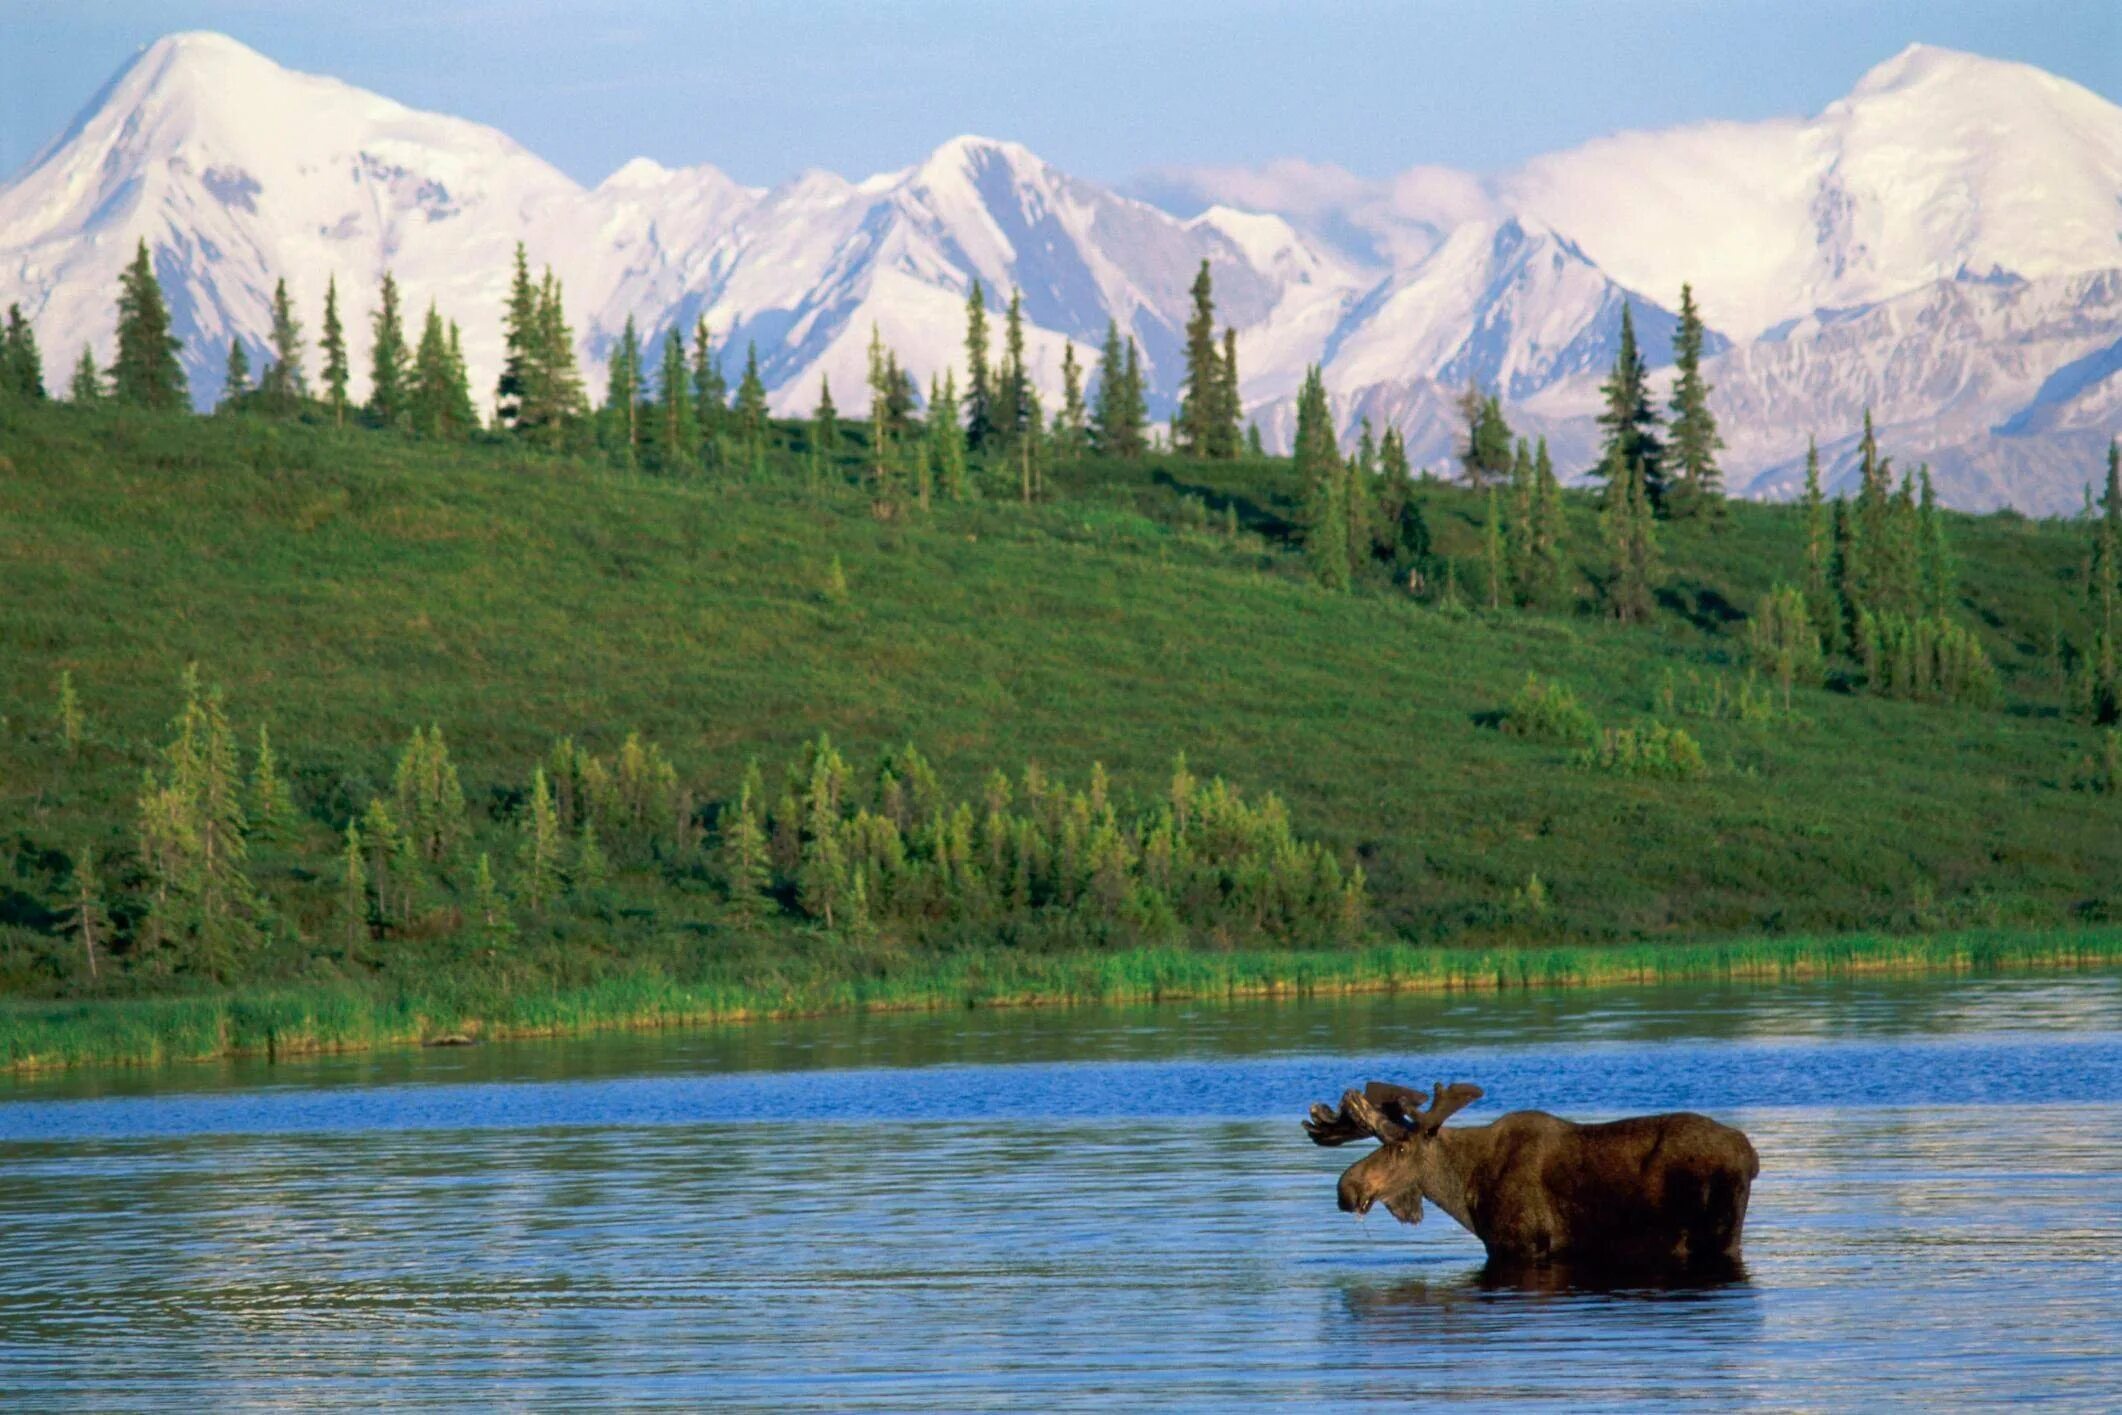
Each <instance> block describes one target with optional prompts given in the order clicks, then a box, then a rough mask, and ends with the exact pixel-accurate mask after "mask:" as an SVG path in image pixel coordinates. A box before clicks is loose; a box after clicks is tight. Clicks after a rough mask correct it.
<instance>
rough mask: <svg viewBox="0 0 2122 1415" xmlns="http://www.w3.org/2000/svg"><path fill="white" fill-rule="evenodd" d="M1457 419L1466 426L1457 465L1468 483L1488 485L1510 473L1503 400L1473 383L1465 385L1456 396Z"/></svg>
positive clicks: (1506, 423)
mask: <svg viewBox="0 0 2122 1415" xmlns="http://www.w3.org/2000/svg"><path fill="white" fill-rule="evenodd" d="M1459 418H1460V421H1461V422H1462V423H1463V424H1464V425H1465V428H1466V444H1465V446H1463V447H1462V448H1461V449H1460V451H1459V465H1460V467H1461V468H1462V469H1463V470H1464V471H1465V474H1466V482H1467V485H1469V486H1475V487H1481V486H1489V485H1492V484H1494V483H1496V482H1499V481H1502V480H1503V479H1504V478H1506V477H1508V476H1509V475H1510V468H1511V431H1510V424H1509V423H1508V422H1507V421H1505V419H1504V417H1503V400H1502V398H1501V397H1499V396H1497V395H1495V394H1485V393H1483V392H1482V391H1481V389H1480V386H1479V385H1477V384H1468V385H1467V387H1466V391H1465V392H1464V393H1462V394H1460V395H1459Z"/></svg>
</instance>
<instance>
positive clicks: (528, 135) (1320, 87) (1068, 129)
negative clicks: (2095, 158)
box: [0, 0, 2122, 185]
mask: <svg viewBox="0 0 2122 1415" xmlns="http://www.w3.org/2000/svg"><path fill="white" fill-rule="evenodd" d="M357 12H359V13H357ZM186 29H212V30H219V31H221V32H223V33H225V34H229V35H232V36H234V37H235V38H237V39H239V40H242V41H243V42H244V43H246V44H249V45H250V46H251V47H253V48H255V49H257V50H259V51H261V52H262V53H264V54H266V55H267V56H268V57H270V58H272V59H274V60H276V61H278V62H279V63H281V64H283V65H286V66H287V67H289V68H294V69H300V70H305V71H309V72H314V73H327V74H331V75H334V76H336V77H338V78H342V79H345V80H347V81H348V82H350V83H354V84H357V85H359V86H361V87H363V88H367V89H371V90H374V91H376V92H378V93H382V94H385V95H387V96H389V97H391V98H395V99H398V100H400V101H401V102H405V103H408V104H411V105H413V106H414V107H418V108H427V109H434V110H438V111H441V112H447V113H451V114H455V115H458V116H461V117H466V118H471V119H474V120H477V121H479V122H483V123H488V124H491V125H492V126H494V127H497V128H499V129H501V130H502V131H504V132H506V133H508V134H509V135H510V136H512V137H514V138H515V139H516V140H517V141H519V142H521V143H522V144H524V145H525V146H526V147H528V148H530V149H531V150H532V151H533V152H536V153H538V154H539V155H540V156H542V157H544V158H546V159H547V160H548V161H551V162H553V163H554V164H555V165H557V166H558V167H560V168H561V169H562V170H563V171H566V172H567V173H569V174H570V175H571V176H573V177H575V178H576V179H577V180H579V181H581V182H583V183H584V184H586V185H587V184H594V183H596V182H598V181H600V180H602V179H603V178H604V177H605V176H606V175H608V174H609V173H610V172H612V171H613V170H614V169H616V168H617V167H618V166H619V165H620V164H621V163H623V162H625V161H626V160H627V159H628V158H630V157H635V156H647V157H651V158H654V159H655V160H657V161H659V162H662V163H664V164H666V165H668V166H673V167H677V166H685V165H690V164H693V163H700V162H708V163H712V164H714V165H715V166H717V167H720V168H721V169H722V170H723V171H725V172H727V173H729V174H730V175H731V176H733V177H735V178H737V179H738V180H740V181H744V182H750V183H758V184H771V183H775V182H779V181H783V180H785V179H787V178H789V177H792V176H795V175H796V174H798V173H799V172H801V171H803V170H805V169H808V168H814V167H822V168H826V169H828V170H831V171H836V172H840V173H842V174H844V175H847V176H851V177H861V176H865V175H868V174H869V173H872V172H879V171H887V170H891V169H894V168H899V167H904V166H906V165H908V164H910V163H912V162H914V161H917V160H918V159H919V158H920V157H921V156H922V155H923V154H925V153H927V152H928V151H929V150H930V149H932V148H934V147H935V146H936V145H937V144H938V143H940V142H942V141H943V140H944V139H946V138H949V137H951V136H953V135H955V134H958V133H964V132H976V133H981V134H984V135H986V136H990V137H999V138H1010V139H1015V140H1017V141H1019V142H1022V143H1024V144H1025V145H1027V146H1028V147H1030V148H1031V149H1032V150H1033V151H1035V152H1037V153H1039V154H1040V155H1041V156H1043V157H1045V158H1047V159H1048V160H1050V161H1052V162H1055V163H1057V164H1059V165H1060V166H1061V167H1063V168H1064V169H1066V170H1068V171H1071V172H1074V173H1076V174H1078V175H1080V176H1084V177H1088V178H1091V179H1093V180H1098V181H1104V182H1109V183H1117V182H1123V181H1126V180H1128V179H1129V178H1131V177H1134V176H1136V175H1138V174H1141V173H1144V172H1148V171H1154V170H1158V169H1171V168H1186V167H1193V166H1256V165H1259V164H1262V163H1265V162H1268V161H1271V160H1273V159H1276V158H1285V157H1296V158H1302V159H1305V160H1307V161H1310V162H1317V163H1333V164H1338V165H1339V166H1341V167H1344V168H1346V169H1348V170H1350V171H1352V172H1354V173H1356V174H1358V175H1360V176H1365V177H1383V176H1387V175H1389V174H1391V173H1393V172H1397V171H1401V170H1403V169H1405V168H1407V167H1410V166H1413V165H1416V164H1418V163H1434V164H1440V165H1445V166H1451V167H1460V168H1466V169H1470V170H1473V171H1477V172H1490V171H1498V170H1502V169H1506V168H1509V167H1511V166H1514V165H1516V164H1517V163H1518V162H1521V161H1523V160H1524V159H1526V158H1528V157H1531V156H1533V155H1535V154H1537V153H1541V152H1547V151H1552V150H1555V149H1557V148H1562V147H1567V146H1570V145H1572V144H1575V143H1578V142H1581V141H1584V140H1586V139H1588V138H1592V137H1596V136H1598V135H1600V134H1603V133H1608V132H1613V131H1616V130H1620V129H1625V128H1655V127H1664V126H1668V125H1671V124H1675V123H1681V122H1687V121H1691V120H1695V119H1701V118H1734V119H1754V118H1764V117H1770V116H1775V115H1781V114H1806V113H1812V112H1816V111H1817V110H1818V109H1820V108H1821V107H1822V106H1824V105H1825V104H1826V103H1828V102H1830V101H1832V100H1833V99H1835V98H1837V97H1839V96H1841V95H1842V94H1843V93H1845V92H1847V91H1848V90H1849V88H1850V87H1851V85H1853V84H1854V83H1855V82H1856V80H1857V79H1858V77H1859V76H1860V75H1862V74H1863V73H1864V71H1865V70H1867V69H1869V68H1870V67H1871V66H1872V65H1874V64H1876V63H1878V62H1880V61H1881V60H1884V59H1886V58H1888V57H1890V56H1891V55H1893V54H1894V53H1896V52H1898V51H1899V50H1900V49H1902V48H1903V47H1905V46H1906V45H1907V44H1909V43H1911V42H1913V41H1917V40H1921V41H1923V42H1926V43H1931V44H1939V45H1944V46H1946V47H1949V48H1955V49H1966V50H1971V51H1973V52H1976V53H1980V54H1985V55H1989V56H1991V57H1994V58H2006V59H2018V60H2023V61H2025V62H2028V63H2032V64H2036V65H2039V66H2040V67H2042V68H2045V69H2048V70H2050V71H2052V72H2055V73H2058V74H2062V75H2064V76H2065V77H2067V78H2071V79H2074V80H2076V81H2077V82H2079V83H2081V84H2084V85H2085V86H2086V87H2088V88H2090V89H2093V90H2094V91H2095V92H2098V93H2100V94H2103V95H2104V96H2106V97H2107V98H2109V99H2110V100H2113V101H2116V102H2122V4H2118V3H2116V0H1724V2H1723V3H1715V0H1633V3H1624V2H1623V0H1598V3H1591V0H1481V2H1480V3H1413V0H1410V2H1409V3H1401V4H1377V3H1327V4H1320V3H1316V0H1313V3H1281V4H1268V3H1261V2H1260V0H1133V3H1125V2H1124V0H1119V2H1117V3H1116V0H1015V3H1010V0H997V2H996V3H973V2H972V0H889V2H888V3H887V0H873V3H869V4H855V3H849V2H848V0H802V3H796V2H795V0H781V3H767V0H748V2H747V3H725V4H713V3H701V0H692V2H691V3H688V0H641V2H640V3H631V4H628V3H614V0H605V3H592V0H419V3H416V4H402V3H392V0H369V3H367V4H365V5H363V4H347V3H344V0H334V3H328V4H326V3H307V2H306V0H305V2H304V3H297V2H296V0H196V3H194V2H193V0H65V2H64V3H55V0H0V173H6V174H12V173H13V172H14V171H15V170H16V169H17V168H18V167H19V166H20V165H21V164H22V163H24V162H26V161H27V160H28V159H29V158H30V157H31V156H33V155H34V154H35V153H36V152H37V150H38V149H39V148H40V147H42V146H43V145H44V143H45V142H46V141H47V140H48V139H49V138H50V137H52V136H53V135H54V134H56V133H57V132H59V131H60V130H61V129H62V128H64V127H65V125H66V124H67V123H68V122H69V121H70V120H71V119H72V117H73V116H74V114H75V113H76V112H77V111H78V110H79V109H80V108H81V106H82V105H83V104H84V103H86V102H87V101H88V99H89V98H90V97H91V96H92V95H93V94H94V93H95V92H96V90H97V89H98V88H99V87H100V86H101V85H102V84H103V82H104V81H105V80H106V79H107V78H109V77H110V75H111V74H112V73H113V72H114V71H115V70H116V69H117V68H118V67H119V66H120V65H121V64H122V63H123V62H124V61H125V59H126V58H127V56H128V55H129V54H131V53H132V52H133V50H134V49H136V48H137V47H138V46H140V45H142V44H145V43H147V42H148V41H150V40H152V39H154V38H156V37H157V36H158V35H161V34H166V33H169V32H171V31H174V30H186Z"/></svg>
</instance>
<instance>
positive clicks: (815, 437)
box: [810, 374, 840, 458]
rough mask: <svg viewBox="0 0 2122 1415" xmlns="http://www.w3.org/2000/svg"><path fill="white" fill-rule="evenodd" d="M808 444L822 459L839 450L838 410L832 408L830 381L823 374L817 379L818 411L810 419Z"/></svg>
mask: <svg viewBox="0 0 2122 1415" xmlns="http://www.w3.org/2000/svg"><path fill="white" fill-rule="evenodd" d="M810 443H811V446H812V447H813V448H815V449H816V450H817V453H818V455H819V456H820V457H824V458H830V457H832V456H833V455H834V454H835V453H836V452H838V451H839V449H840V410H839V409H837V408H835V407H834V406H833V383H832V380H831V379H829V378H827V377H825V376H824V375H823V374H820V375H819V377H818V411H817V412H816V414H814V415H813V416H812V418H811V427H810Z"/></svg>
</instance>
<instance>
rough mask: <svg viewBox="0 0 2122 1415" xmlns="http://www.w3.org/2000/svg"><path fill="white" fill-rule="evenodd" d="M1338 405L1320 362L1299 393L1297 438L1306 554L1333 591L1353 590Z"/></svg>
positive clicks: (1307, 373) (1314, 571) (1319, 577)
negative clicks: (1337, 436)
mask: <svg viewBox="0 0 2122 1415" xmlns="http://www.w3.org/2000/svg"><path fill="white" fill-rule="evenodd" d="M1333 418H1334V414H1333V408H1332V406H1331V405H1330V404H1329V403H1328V402H1327V398H1326V381H1325V379H1324V378H1323V377H1322V376H1321V375H1320V372H1319V368H1318V366H1317V365H1316V364H1315V365H1313V366H1312V367H1311V368H1308V369H1306V370H1305V372H1304V387H1303V389H1302V391H1301V392H1300V393H1299V394H1298V395H1297V442H1296V450H1295V452H1294V453H1293V458H1294V460H1295V463H1296V471H1297V480H1298V484H1299V485H1300V486H1301V487H1302V488H1303V491H1304V523H1305V528H1304V553H1305V558H1306V559H1307V560H1309V561H1310V562H1311V567H1312V574H1313V576H1314V577H1315V578H1316V579H1317V580H1318V581H1319V583H1320V584H1321V585H1324V586H1325V587H1327V588H1328V589H1337V590H1345V589H1347V588H1348V584H1349V579H1348V562H1349V556H1348V551H1349V546H1348V505H1347V480H1348V479H1347V475H1346V473H1345V472H1344V470H1343V468H1342V462H1341V452H1340V448H1339V446H1338V445H1337V444H1336V442H1335V438H1334V423H1333Z"/></svg>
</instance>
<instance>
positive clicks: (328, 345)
mask: <svg viewBox="0 0 2122 1415" xmlns="http://www.w3.org/2000/svg"><path fill="white" fill-rule="evenodd" d="M317 347H318V348H319V349H321V350H323V352H324V401H325V402H326V403H328V404H330V405H331V410H332V425H333V426H334V427H342V426H344V425H345V423H346V378H347V363H346V326H345V325H343V324H341V323H340V322H339V278H338V277H337V276H336V275H334V276H328V277H326V279H325V282H324V337H323V338H322V339H321V340H319V341H318V345H317Z"/></svg>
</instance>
